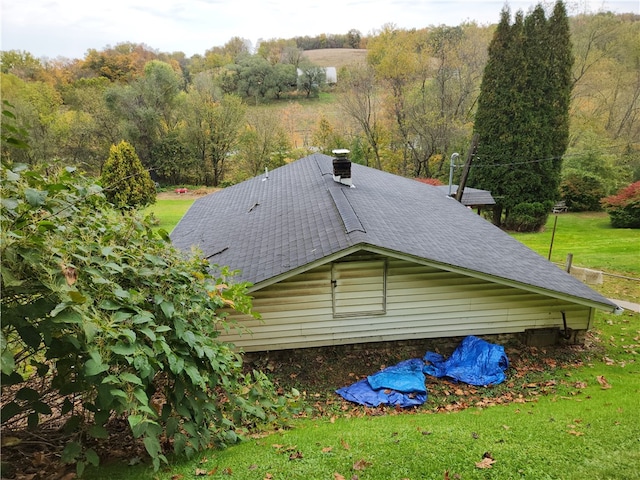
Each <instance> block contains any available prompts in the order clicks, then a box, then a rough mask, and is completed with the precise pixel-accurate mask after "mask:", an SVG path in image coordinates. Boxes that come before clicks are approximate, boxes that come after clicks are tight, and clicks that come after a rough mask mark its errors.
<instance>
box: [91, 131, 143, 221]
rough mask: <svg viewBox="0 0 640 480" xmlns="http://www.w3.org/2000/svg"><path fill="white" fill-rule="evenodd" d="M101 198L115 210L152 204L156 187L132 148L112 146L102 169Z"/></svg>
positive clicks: (125, 144) (125, 143)
mask: <svg viewBox="0 0 640 480" xmlns="http://www.w3.org/2000/svg"><path fill="white" fill-rule="evenodd" d="M101 181H102V186H103V188H104V189H105V195H106V197H107V199H108V200H109V202H111V203H112V204H113V205H114V206H115V207H116V208H117V209H119V210H127V209H131V208H137V207H144V206H146V205H149V204H151V203H154V202H155V201H156V187H155V184H154V183H153V180H151V175H149V172H148V170H146V169H145V168H144V166H143V165H142V162H141V161H140V159H139V158H138V155H137V154H136V151H135V149H134V148H133V146H132V145H131V144H129V143H127V142H125V141H122V142H120V144H118V145H112V146H111V150H110V151H109V158H108V159H107V161H106V162H105V164H104V166H103V167H102V176H101Z"/></svg>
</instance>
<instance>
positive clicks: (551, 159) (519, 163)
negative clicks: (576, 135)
mask: <svg viewBox="0 0 640 480" xmlns="http://www.w3.org/2000/svg"><path fill="white" fill-rule="evenodd" d="M631 145H636V144H635V143H634V144H631ZM628 146H629V144H626V145H611V146H608V147H603V148H602V149H600V150H598V151H595V150H589V151H582V152H575V153H568V154H564V155H562V156H554V157H547V158H538V159H535V160H522V161H515V162H508V163H492V164H485V165H482V164H480V165H478V164H477V163H472V164H471V168H490V167H512V166H516V165H527V164H532V163H542V162H547V161H554V160H562V159H564V158H569V157H581V156H584V155H589V154H591V153H598V154H600V153H603V150H611V149H618V148H619V149H622V148H627V147H628ZM479 158H480V157H479V156H477V155H474V156H473V159H474V160H478V159H479ZM457 167H460V165H454V168H457Z"/></svg>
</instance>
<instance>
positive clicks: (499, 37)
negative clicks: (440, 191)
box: [469, 1, 573, 230]
mask: <svg viewBox="0 0 640 480" xmlns="http://www.w3.org/2000/svg"><path fill="white" fill-rule="evenodd" d="M572 62H573V59H572V56H571V43H570V38H569V27H568V19H567V15H566V10H565V7H564V4H563V3H562V2H561V1H559V2H557V3H556V6H555V9H554V12H553V16H552V17H551V18H550V19H548V20H547V18H546V16H545V12H544V9H543V8H542V6H541V5H538V6H537V7H536V8H535V9H534V10H533V11H532V12H530V13H529V14H528V15H527V16H526V17H524V16H523V14H522V13H521V12H518V13H517V14H516V16H515V20H514V23H513V24H510V13H509V10H508V9H507V8H505V9H503V11H502V14H501V19H500V23H499V25H498V28H497V29H496V32H495V34H494V37H493V39H492V41H491V44H490V46H489V60H488V63H487V66H486V67H485V71H484V76H483V79H482V85H481V90H480V98H479V99H478V110H477V113H476V119H475V127H474V129H475V133H477V134H478V138H479V143H478V149H477V151H476V158H475V160H474V164H473V166H472V171H471V174H470V180H469V185H471V186H473V187H476V188H483V189H487V190H490V191H491V192H492V193H493V195H494V197H496V199H497V205H496V207H495V209H494V223H495V224H496V225H500V226H507V227H508V228H514V229H517V230H536V229H538V228H540V226H541V225H543V224H544V222H545V221H546V218H547V215H548V211H549V210H550V204H552V203H553V202H554V201H555V200H556V199H557V197H558V185H559V182H560V167H561V158H562V155H563V154H564V152H565V150H566V147H567V139H568V119H569V116H568V115H569V96H570V90H571V81H570V72H571V66H572ZM503 213H504V216H503Z"/></svg>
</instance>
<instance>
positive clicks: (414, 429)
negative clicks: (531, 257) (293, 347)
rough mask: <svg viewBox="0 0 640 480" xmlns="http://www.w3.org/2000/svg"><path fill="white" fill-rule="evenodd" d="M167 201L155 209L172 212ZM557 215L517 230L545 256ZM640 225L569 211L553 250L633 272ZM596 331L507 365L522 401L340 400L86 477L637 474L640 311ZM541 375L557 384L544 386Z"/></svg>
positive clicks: (601, 316) (599, 318)
mask: <svg viewBox="0 0 640 480" xmlns="http://www.w3.org/2000/svg"><path fill="white" fill-rule="evenodd" d="M163 205H164V201H161V202H159V204H158V205H157V207H160V208H159V210H158V213H159V214H162V215H163V216H164V214H165V213H166V209H165V208H164V206H163ZM183 205H184V204H183ZM185 210H186V208H185ZM553 220H554V217H552V218H551V219H550V224H549V225H547V229H546V231H545V232H544V233H540V234H524V235H523V234H518V235H514V236H515V237H516V238H518V239H519V240H520V241H522V242H523V243H525V244H527V245H529V246H530V247H531V248H533V249H534V250H536V251H538V252H539V253H540V254H542V255H544V256H545V257H546V255H547V254H548V248H549V243H550V238H551V229H552V227H553V223H552V222H553ZM639 233H640V232H638V231H630V230H614V229H611V228H610V227H609V225H608V218H607V217H606V215H602V214H563V215H560V216H559V218H558V225H557V230H556V235H555V239H554V254H553V256H552V260H553V261H557V262H563V261H564V256H565V255H566V253H568V252H571V253H573V254H574V263H577V264H579V265H580V266H586V267H590V268H602V269H605V268H606V269H609V270H612V271H615V272H619V273H627V274H633V275H637V274H638V272H640V259H639V257H638V255H637V248H638V239H639ZM634 250H635V252H636V255H634ZM633 285H634V287H632V288H635V289H636V290H635V291H636V292H637V282H635V283H634V284H633ZM635 298H637V295H636V297H635ZM629 299H630V300H633V298H629ZM589 341H590V342H591V346H590V348H589V349H587V350H586V353H585V352H583V354H581V355H577V354H576V355H577V356H576V357H575V362H574V365H573V366H571V365H569V366H568V364H565V366H563V367H560V368H557V369H556V368H548V369H544V370H543V371H542V372H538V373H535V372H534V373H532V374H531V375H529V374H527V375H525V376H523V377H519V376H518V373H519V372H514V371H510V373H509V377H510V378H509V380H508V381H510V382H511V383H512V384H514V387H513V389H512V391H513V392H514V396H516V399H515V401H513V402H511V403H509V404H506V405H495V406H482V407H481V406H479V403H478V402H475V403H474V402H469V405H467V407H468V408H464V409H462V410H460V411H454V412H448V413H433V411H434V409H433V408H432V407H433V405H445V406H446V405H447V403H448V402H449V403H450V404H451V403H453V402H454V400H453V396H452V397H449V396H448V394H447V395H446V396H445V394H443V393H442V392H443V389H442V388H439V389H438V388H431V387H430V388H429V392H430V395H431V396H432V397H431V398H430V399H429V401H428V402H427V404H425V405H424V406H423V407H421V408H420V409H417V410H413V411H410V412H397V411H395V410H393V409H386V410H384V411H380V410H369V411H367V410H366V409H362V408H353V409H351V408H349V407H348V408H346V409H345V408H344V407H342V408H340V407H339V404H337V405H338V406H337V407H336V408H334V409H333V410H328V413H327V414H326V415H324V416H316V417H315V418H304V419H297V420H295V421H293V422H292V423H291V425H290V426H291V428H289V429H286V430H282V429H281V430H278V431H274V432H271V433H270V434H266V433H265V434H263V435H258V436H256V437H254V438H247V439H246V441H244V442H242V443H240V444H238V445H234V446H232V447H229V448H227V449H225V450H209V451H206V452H203V453H201V454H199V456H197V457H196V458H195V459H191V460H189V461H187V460H182V461H178V462H176V463H173V464H172V465H171V466H168V467H165V468H162V469H161V470H160V471H159V472H156V473H153V472H152V471H151V470H150V469H149V467H148V466H145V465H137V466H133V467H127V466H125V465H123V464H118V465H110V466H105V467H101V468H100V469H99V470H98V471H95V470H92V471H90V472H89V474H88V475H87V478H93V479H96V480H99V479H107V478H108V479H118V478H126V479H133V480H136V479H158V480H169V479H171V480H179V479H188V478H195V477H196V476H204V477H206V478H211V479H216V478H220V479H224V478H235V479H240V480H242V479H247V480H248V479H258V480H260V479H291V480H295V479H312V480H313V479H318V480H320V479H329V480H339V479H341V478H346V479H349V478H358V479H360V480H364V479H398V480H400V479H414V480H417V479H432V478H433V479H455V478H458V479H465V480H470V479H520V478H530V479H568V480H571V479H576V480H577V479H583V478H589V479H622V478H624V479H630V480H632V479H640V470H638V467H637V466H638V465H640V426H639V424H638V418H640V404H639V402H638V398H639V395H640V364H639V363H638V355H640V314H637V313H629V312H625V313H624V314H623V315H621V316H615V315H609V314H605V313H602V312H599V313H597V314H596V318H595V323H594V327H593V329H592V330H591V332H590V336H589ZM541 353H542V355H545V352H541ZM532 381H534V382H537V383H529V382H532ZM545 382H549V384H550V385H552V387H550V388H541V385H544V384H545ZM503 385H504V384H503ZM503 385H501V386H499V387H503ZM507 387H509V385H507V386H506V387H505V388H507ZM494 388H498V387H494ZM503 390H504V389H503ZM527 390H528V391H529V392H528V393H527V394H524V395H523V394H518V392H523V393H524V392H526V391H527ZM482 395H487V396H488V397H490V396H491V393H490V392H488V391H486V392H484V393H482ZM439 397H442V398H439ZM455 401H456V402H457V401H458V399H456V400H455ZM485 405H486V403H485ZM443 410H445V411H446V409H443ZM484 456H488V457H490V458H492V459H493V460H494V461H495V462H494V463H493V464H492V465H491V468H486V469H481V468H479V467H478V466H477V465H476V464H479V465H481V463H480V462H482V461H483V457H484ZM485 462H488V460H485Z"/></svg>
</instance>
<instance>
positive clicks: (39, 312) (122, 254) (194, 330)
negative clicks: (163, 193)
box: [0, 165, 287, 473]
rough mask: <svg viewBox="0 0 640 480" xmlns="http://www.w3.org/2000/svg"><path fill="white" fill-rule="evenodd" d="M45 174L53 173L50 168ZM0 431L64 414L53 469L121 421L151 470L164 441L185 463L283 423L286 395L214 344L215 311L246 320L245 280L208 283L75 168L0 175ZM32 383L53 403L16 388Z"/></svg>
mask: <svg viewBox="0 0 640 480" xmlns="http://www.w3.org/2000/svg"><path fill="white" fill-rule="evenodd" d="M54 170H55V171H54ZM1 174H2V177H1V180H2V183H1V191H0V193H1V198H2V205H1V217H0V222H1V227H2V231H1V233H0V235H1V237H0V238H1V244H0V245H1V250H0V253H1V260H2V270H1V274H2V302H1V307H2V312H1V313H2V329H1V335H0V348H1V350H2V351H1V364H0V366H1V374H2V378H1V380H2V388H3V389H5V388H6V387H12V389H13V390H14V391H16V392H17V393H16V395H15V398H14V399H13V400H12V401H10V402H7V403H6V404H5V405H3V406H2V422H3V424H5V422H7V421H11V420H14V421H15V420H16V419H19V418H26V419H27V420H28V424H29V426H32V427H35V426H37V425H38V423H39V422H40V421H41V419H42V418H43V416H48V415H50V414H52V412H53V411H54V410H56V409H55V408H54V403H55V404H56V405H61V406H62V407H61V412H60V413H61V414H62V415H63V416H64V417H65V418H66V425H65V431H66V432H68V433H69V435H70V437H69V440H70V441H69V443H68V444H67V446H66V448H65V450H64V452H63V453H62V460H63V461H65V462H68V463H74V462H75V463H77V470H78V472H79V473H82V471H83V469H84V468H85V466H86V465H87V464H88V463H89V464H96V463H97V462H98V457H97V455H96V452H95V451H94V450H92V449H90V448H86V446H85V445H86V442H85V440H86V439H87V438H96V439H104V438H107V436H108V434H109V432H108V430H107V428H106V427H107V426H108V420H109V419H110V418H113V416H114V415H115V416H120V417H124V418H126V419H127V421H128V424H129V426H130V429H131V432H132V434H133V436H135V437H136V438H139V439H140V440H141V441H142V442H143V444H144V447H145V448H146V451H147V452H148V453H149V455H150V457H151V459H152V462H153V465H154V467H155V468H156V469H157V468H158V467H159V465H160V462H161V461H164V462H166V461H167V457H166V456H165V454H166V453H167V452H166V451H165V450H164V449H163V448H162V446H161V439H163V441H165V442H166V444H169V445H172V447H173V451H174V452H175V453H177V454H180V453H184V454H187V455H191V454H193V453H195V452H196V451H198V450H200V449H202V448H205V447H208V446H210V445H212V444H226V443H229V442H233V441H235V440H236V439H237V435H238V434H237V430H238V429H239V428H241V427H242V426H243V425H245V426H246V425H248V426H251V425H256V424H259V423H266V422H271V421H275V420H276V419H278V418H282V417H284V416H285V415H286V412H287V401H286V398H284V397H281V396H278V395H276V394H275V392H274V387H273V385H272V384H271V383H270V382H269V381H268V379H266V377H261V376H259V375H258V374H253V375H244V374H243V372H242V358H241V356H240V355H239V354H238V353H236V352H235V351H234V350H233V349H232V347H231V346H230V345H229V344H226V343H222V342H220V341H218V340H217V339H216V337H217V335H218V332H219V331H220V330H223V329H228V328H233V325H231V324H230V323H229V322H228V321H227V319H226V317H225V315H224V314H223V313H222V312H223V311H228V310H229V309H235V310H237V311H240V312H243V313H249V314H250V313H251V301H250V297H248V295H247V294H246V288H247V285H246V284H241V283H232V279H233V276H232V274H231V273H230V272H229V271H228V270H226V269H224V268H222V269H221V272H222V273H221V274H220V275H219V276H218V277H213V276H212V275H211V274H210V273H208V272H209V270H208V269H209V265H208V263H207V262H206V261H204V260H202V259H201V258H198V257H197V256H196V255H193V256H191V257H189V258H187V257H186V256H185V255H184V253H182V252H178V251H177V250H176V249H174V248H173V247H172V246H171V244H170V243H169V242H168V237H167V235H166V232H162V231H161V232H160V233H154V231H153V229H152V225H151V223H150V221H149V220H148V219H145V218H141V217H139V216H138V215H134V214H131V213H129V212H125V213H124V214H122V213H120V212H119V211H117V210H114V209H112V208H110V207H109V204H108V203H107V201H106V199H105V197H104V195H103V192H102V189H101V187H100V186H98V185H97V184H94V183H92V182H90V181H88V180H87V179H85V178H83V177H82V176H81V175H79V174H78V173H77V172H75V171H73V169H70V168H67V169H55V168H53V167H49V168H48V169H47V174H46V175H45V173H43V171H39V170H29V169H28V168H27V167H26V166H24V165H14V166H8V165H3V166H2V170H1ZM29 377H31V380H33V378H34V377H40V378H41V381H38V384H40V385H48V387H47V388H48V390H49V392H48V393H50V392H53V393H54V395H53V396H51V395H46V396H45V395H43V392H41V391H37V390H36V389H35V388H33V387H32V385H33V382H31V383H29V386H26V384H25V383H24V381H25V380H26V379H28V378H29Z"/></svg>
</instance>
